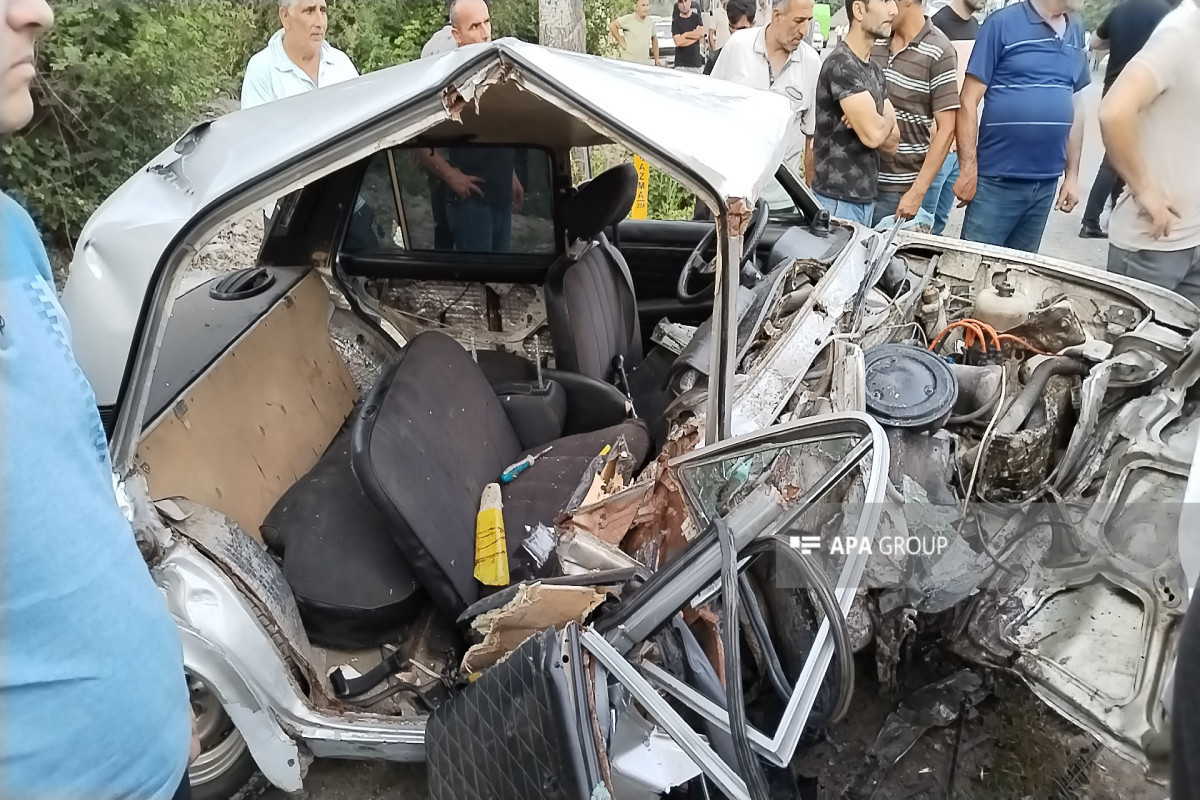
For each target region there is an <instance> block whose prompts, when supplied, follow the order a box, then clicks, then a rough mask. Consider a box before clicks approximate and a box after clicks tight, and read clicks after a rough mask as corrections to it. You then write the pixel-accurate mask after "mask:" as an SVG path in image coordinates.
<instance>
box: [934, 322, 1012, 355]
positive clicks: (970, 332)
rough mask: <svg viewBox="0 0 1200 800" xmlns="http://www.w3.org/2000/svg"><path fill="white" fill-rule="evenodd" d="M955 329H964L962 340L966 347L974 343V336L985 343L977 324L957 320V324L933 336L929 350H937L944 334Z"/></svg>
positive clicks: (952, 323) (951, 324) (952, 324)
mask: <svg viewBox="0 0 1200 800" xmlns="http://www.w3.org/2000/svg"><path fill="white" fill-rule="evenodd" d="M955 328H964V329H966V333H965V334H963V340H964V341H965V343H966V345H967V347H970V346H971V345H972V344H973V343H974V341H975V338H974V337H975V336H978V337H979V341H980V342H981V343H983V342H986V341H987V339H986V338H985V337H984V335H983V330H982V329H981V328H980V327H979V325H978V323H976V322H975V321H974V320H959V321H958V322H951V323H950V324H949V325H947V326H946V327H945V328H944V329H943V330H942V332H941V333H939V334H938V335H937V336H935V337H934V338H933V341H932V342H930V343H929V349H930V350H937V346H938V345H939V344H940V343H941V341H942V339H943V338H944V337H945V336H946V334H947V333H949V332H950V331H952V330H954V329H955ZM984 347H985V349H986V345H984ZM997 347H999V344H997Z"/></svg>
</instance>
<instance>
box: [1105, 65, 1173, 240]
mask: <svg viewBox="0 0 1200 800" xmlns="http://www.w3.org/2000/svg"><path fill="white" fill-rule="evenodd" d="M1162 91H1163V87H1161V86H1160V85H1159V82H1158V80H1157V79H1156V78H1155V76H1154V74H1153V73H1152V72H1151V71H1150V70H1149V69H1148V68H1147V67H1146V65H1145V64H1142V63H1140V62H1139V61H1138V60H1137V59H1135V60H1134V61H1132V62H1130V64H1129V66H1127V67H1126V68H1125V69H1124V70H1122V71H1121V77H1119V78H1117V80H1116V82H1115V83H1114V84H1113V86H1112V88H1111V89H1109V90H1108V94H1107V95H1105V97H1104V99H1103V100H1101V101H1100V134H1101V135H1102V136H1103V137H1104V148H1105V151H1106V152H1107V154H1108V158H1109V159H1110V160H1111V161H1112V164H1113V166H1114V167H1115V168H1116V170H1117V172H1118V173H1119V174H1120V175H1121V177H1122V178H1124V179H1125V183H1126V185H1127V186H1129V191H1130V193H1131V194H1132V195H1133V199H1134V200H1135V201H1136V202H1137V204H1138V205H1139V206H1141V208H1142V211H1143V212H1144V213H1145V214H1146V216H1148V217H1149V218H1150V222H1151V225H1152V228H1153V231H1154V236H1155V238H1161V237H1163V236H1166V235H1168V234H1170V233H1171V228H1172V227H1174V225H1175V223H1176V222H1178V221H1179V213H1178V210H1177V209H1176V208H1175V207H1174V206H1173V205H1172V203H1171V200H1170V198H1167V197H1165V196H1164V195H1163V193H1162V190H1161V189H1159V188H1158V186H1157V185H1156V184H1155V182H1154V179H1153V178H1152V177H1151V176H1150V172H1149V170H1147V169H1146V161H1145V159H1143V158H1142V146H1141V134H1140V131H1139V128H1138V117H1139V115H1140V114H1141V113H1142V112H1143V111H1145V110H1146V108H1148V107H1149V106H1150V104H1151V103H1153V102H1154V100H1155V99H1156V98H1157V97H1158V96H1159V95H1160V94H1162Z"/></svg>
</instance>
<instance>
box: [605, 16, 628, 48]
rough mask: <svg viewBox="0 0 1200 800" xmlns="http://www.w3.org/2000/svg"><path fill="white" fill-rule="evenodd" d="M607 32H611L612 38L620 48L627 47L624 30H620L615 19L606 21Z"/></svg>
mask: <svg viewBox="0 0 1200 800" xmlns="http://www.w3.org/2000/svg"><path fill="white" fill-rule="evenodd" d="M608 32H609V33H610V34H612V37H613V39H615V40H616V41H617V44H618V45H619V46H620V48H621V49H622V50H628V49H629V48H627V47H626V46H625V35H624V32H623V31H622V30H621V26H620V25H618V24H617V21H616V20H615V19H614V20H613V21H612V22H610V23H608Z"/></svg>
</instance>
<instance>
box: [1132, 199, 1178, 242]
mask: <svg viewBox="0 0 1200 800" xmlns="http://www.w3.org/2000/svg"><path fill="white" fill-rule="evenodd" d="M1133 199H1134V202H1136V203H1137V204H1138V207H1139V208H1141V210H1142V215H1143V216H1145V217H1148V218H1149V219H1150V232H1151V233H1152V234H1154V238H1155V239H1161V238H1163V237H1164V236H1170V235H1171V229H1172V228H1174V227H1175V223H1177V222H1179V210H1178V209H1177V208H1176V207H1175V205H1174V204H1173V203H1172V202H1171V201H1170V200H1168V199H1167V198H1166V197H1164V196H1163V194H1162V192H1160V191H1158V190H1157V189H1150V190H1148V191H1144V192H1141V193H1138V194H1134V196H1133Z"/></svg>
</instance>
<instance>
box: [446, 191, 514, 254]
mask: <svg viewBox="0 0 1200 800" xmlns="http://www.w3.org/2000/svg"><path fill="white" fill-rule="evenodd" d="M446 217H447V219H449V221H450V229H451V230H452V231H453V232H454V249H455V250H458V251H460V252H467V253H507V252H508V248H509V244H510V241H511V239H512V209H510V208H509V207H508V206H504V205H500V204H499V203H488V202H485V201H484V200H480V199H478V198H475V197H471V198H468V199H466V200H461V199H460V200H455V201H453V202H451V203H450V204H449V205H448V206H446Z"/></svg>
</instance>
